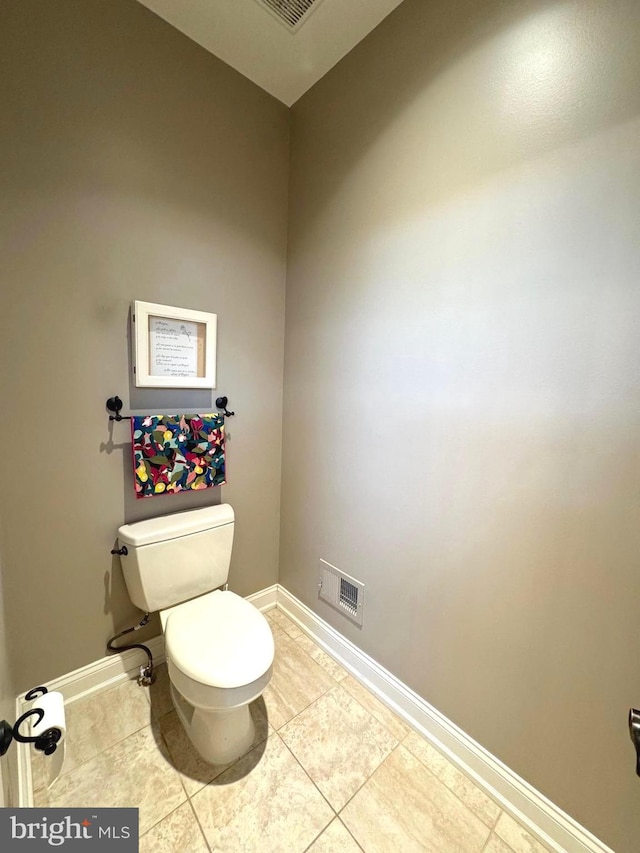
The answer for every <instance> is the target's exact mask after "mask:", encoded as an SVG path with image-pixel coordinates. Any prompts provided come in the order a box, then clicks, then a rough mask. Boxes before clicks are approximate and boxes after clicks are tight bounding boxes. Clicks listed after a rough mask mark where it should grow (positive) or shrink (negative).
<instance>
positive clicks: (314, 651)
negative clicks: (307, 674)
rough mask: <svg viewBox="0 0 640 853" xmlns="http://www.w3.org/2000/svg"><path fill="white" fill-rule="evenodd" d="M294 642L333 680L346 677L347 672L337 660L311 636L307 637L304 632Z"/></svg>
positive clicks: (340, 679)
mask: <svg viewBox="0 0 640 853" xmlns="http://www.w3.org/2000/svg"><path fill="white" fill-rule="evenodd" d="M296 643H298V644H299V645H300V646H302V648H303V649H304V650H305V652H306V653H307V654H308V655H309V657H311V658H313V660H314V661H315V662H316V663H319V664H320V666H321V667H322V668H323V669H324V670H325V672H328V673H329V675H330V676H331V678H333V679H335V681H342V679H343V678H346V677H347V675H348V674H349V673H348V672H347V670H346V669H345V668H344V667H343V666H340V664H339V663H338V661H336V660H334V659H333V658H332V657H331V656H330V655H328V654H327V653H326V652H324V651H323V650H322V649H321V648H320V646H318V645H317V644H316V643H314V642H313V640H312V639H311V637H307V635H306V634H301V635H300V636H299V637H297V638H296Z"/></svg>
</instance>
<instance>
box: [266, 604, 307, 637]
mask: <svg viewBox="0 0 640 853" xmlns="http://www.w3.org/2000/svg"><path fill="white" fill-rule="evenodd" d="M264 615H265V616H266V617H267V619H268V620H269V621H270V622H272V623H273V624H275V625H277V626H278V627H279V628H282V630H283V631H285V633H287V634H288V635H289V636H290V637H292V638H293V639H294V640H295V639H296V637H302V636H303V634H304V632H303V631H302V630H301V629H300V628H298V626H297V625H296V624H295V623H294V622H292V621H291V619H289V617H288V616H285V614H284V613H283V612H282V610H279V609H278V608H274V609H273V610H268V611H267V612H266V613H265V614H264Z"/></svg>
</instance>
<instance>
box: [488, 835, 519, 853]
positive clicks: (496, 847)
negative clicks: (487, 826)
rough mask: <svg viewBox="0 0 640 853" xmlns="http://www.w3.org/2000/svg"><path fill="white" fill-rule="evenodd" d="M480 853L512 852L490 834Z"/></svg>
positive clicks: (499, 839) (496, 837) (495, 836)
mask: <svg viewBox="0 0 640 853" xmlns="http://www.w3.org/2000/svg"><path fill="white" fill-rule="evenodd" d="M482 853H513V850H512V849H511V848H510V847H509V846H508V845H507V844H505V843H504V841H503V840H502V839H501V838H498V836H497V835H494V834H493V832H492V833H491V835H490V836H489V840H488V841H487V846H486V847H485V848H484V850H483V851H482Z"/></svg>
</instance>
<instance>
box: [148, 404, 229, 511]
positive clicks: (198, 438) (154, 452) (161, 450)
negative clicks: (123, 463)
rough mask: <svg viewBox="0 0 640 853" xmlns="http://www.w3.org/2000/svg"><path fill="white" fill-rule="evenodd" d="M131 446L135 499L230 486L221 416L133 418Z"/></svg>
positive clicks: (222, 418) (151, 416)
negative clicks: (226, 484) (228, 484)
mask: <svg viewBox="0 0 640 853" xmlns="http://www.w3.org/2000/svg"><path fill="white" fill-rule="evenodd" d="M131 441H132V445H133V480H134V485H135V490H136V497H137V498H150V497H155V496H156V495H167V494H176V493H177V492H184V491H189V490H191V491H197V490H200V489H208V488H210V487H211V486H221V485H223V483H225V482H226V481H225V452H224V416H223V415H220V414H209V415H145V416H144V417H143V416H133V417H132V418H131Z"/></svg>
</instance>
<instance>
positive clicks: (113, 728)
mask: <svg viewBox="0 0 640 853" xmlns="http://www.w3.org/2000/svg"><path fill="white" fill-rule="evenodd" d="M146 691H147V688H146V687H140V685H139V684H138V683H137V682H135V681H124V682H122V683H120V684H117V685H116V686H115V687H111V688H110V689H109V690H105V691H104V692H102V693H97V694H95V695H93V696H89V697H88V698H87V699H81V700H79V701H78V702H72V703H70V704H69V705H67V706H66V707H65V715H66V725H67V734H66V738H65V757H64V764H63V767H62V774H66V773H70V772H71V771H72V770H75V769H76V768H77V767H79V766H80V765H81V764H83V763H84V762H85V761H89V760H90V759H92V758H94V757H95V756H96V755H98V754H99V753H101V752H103V751H104V750H105V749H108V748H109V747H111V746H113V745H114V744H115V743H118V741H121V740H123V739H124V738H126V737H128V736H129V735H131V734H133V733H134V732H137V731H138V730H139V729H141V728H144V726H148V725H149V723H150V721H151V712H150V710H149V702H148V700H147V696H146Z"/></svg>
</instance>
